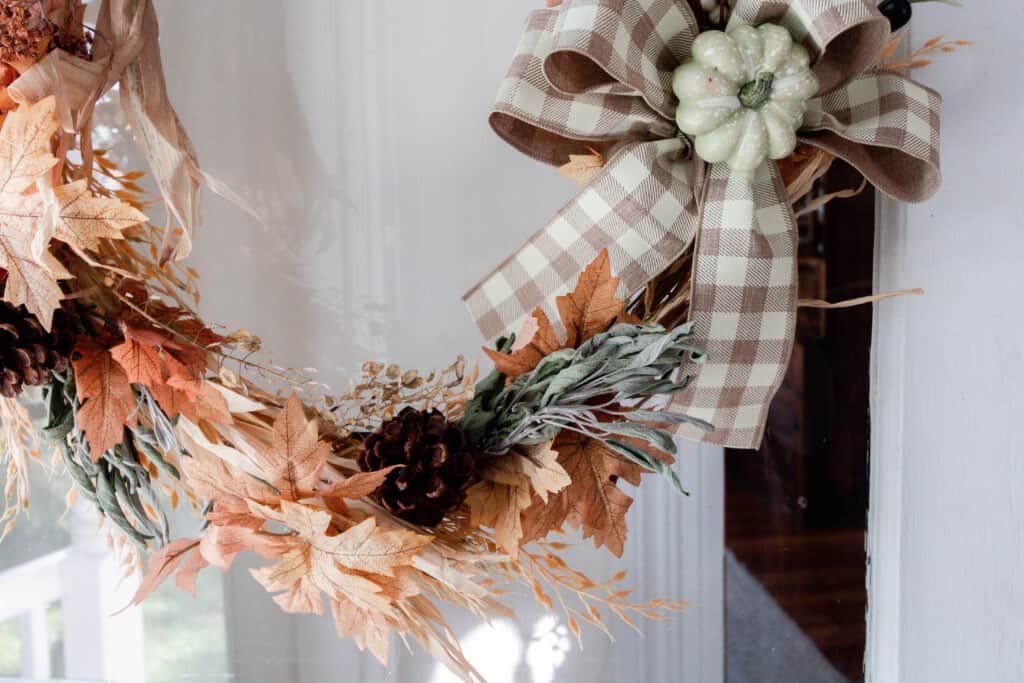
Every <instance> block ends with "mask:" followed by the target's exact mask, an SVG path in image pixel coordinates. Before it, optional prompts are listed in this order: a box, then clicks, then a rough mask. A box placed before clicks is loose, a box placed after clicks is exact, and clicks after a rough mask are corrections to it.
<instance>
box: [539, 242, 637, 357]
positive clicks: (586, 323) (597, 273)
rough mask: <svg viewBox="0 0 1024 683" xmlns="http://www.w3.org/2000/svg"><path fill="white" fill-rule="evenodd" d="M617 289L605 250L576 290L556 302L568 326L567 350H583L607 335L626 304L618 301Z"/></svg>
mask: <svg viewBox="0 0 1024 683" xmlns="http://www.w3.org/2000/svg"><path fill="white" fill-rule="evenodd" d="M618 288H619V278H617V277H612V265H611V260H610V259H609V258H608V250H607V249H602V250H601V253H600V254H598V255H597V258H596V259H594V261H593V262H592V263H591V264H590V265H589V266H587V268H586V270H584V271H583V272H582V273H581V274H580V279H579V281H578V282H577V283H576V288H575V289H574V290H573V291H572V292H571V293H569V294H567V295H565V296H560V297H558V298H557V299H556V300H555V303H556V305H557V306H558V313H559V315H560V316H561V317H562V324H563V325H565V331H566V335H567V336H566V341H565V345H566V347H568V348H573V349H574V348H576V347H578V346H580V345H581V344H582V343H583V342H585V341H587V340H588V339H590V338H591V337H593V336H594V335H595V334H598V333H600V332H604V331H605V330H606V329H608V326H609V325H611V324H612V322H614V321H615V319H616V318H618V317H619V314H620V313H622V311H623V310H624V309H625V308H626V304H625V302H623V301H620V300H619V299H617V298H616V296H615V292H616V290H617V289H618Z"/></svg>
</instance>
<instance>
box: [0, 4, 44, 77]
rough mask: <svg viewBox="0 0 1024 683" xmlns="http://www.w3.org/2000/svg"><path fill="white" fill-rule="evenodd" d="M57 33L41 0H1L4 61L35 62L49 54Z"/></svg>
mask: <svg viewBox="0 0 1024 683" xmlns="http://www.w3.org/2000/svg"><path fill="white" fill-rule="evenodd" d="M53 33H54V27H53V24H52V23H50V21H49V20H48V19H47V18H46V15H45V14H44V13H43V4H42V2H41V1H40V0H2V1H0V61H3V62H10V63H15V62H19V63H25V62H28V63H31V62H35V61H36V60H38V59H39V58H40V57H42V56H43V55H45V54H46V50H47V49H48V48H49V45H50V42H51V40H52V39H53Z"/></svg>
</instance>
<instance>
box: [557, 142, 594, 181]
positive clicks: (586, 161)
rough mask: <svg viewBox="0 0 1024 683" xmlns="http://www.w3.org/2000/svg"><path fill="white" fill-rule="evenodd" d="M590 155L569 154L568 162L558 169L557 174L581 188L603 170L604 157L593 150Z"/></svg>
mask: <svg viewBox="0 0 1024 683" xmlns="http://www.w3.org/2000/svg"><path fill="white" fill-rule="evenodd" d="M590 152H591V153H590V154H570V155H569V162H568V163H566V164H563V165H561V166H559V167H558V174H559V175H561V176H565V177H566V178H568V179H570V180H573V181H575V182H576V187H578V188H581V187H583V186H584V185H586V184H587V183H589V182H590V181H591V180H593V179H594V176H596V175H597V174H598V173H600V172H601V169H602V168H604V157H603V156H601V155H600V154H598V153H597V151H595V150H593V149H592V150H590Z"/></svg>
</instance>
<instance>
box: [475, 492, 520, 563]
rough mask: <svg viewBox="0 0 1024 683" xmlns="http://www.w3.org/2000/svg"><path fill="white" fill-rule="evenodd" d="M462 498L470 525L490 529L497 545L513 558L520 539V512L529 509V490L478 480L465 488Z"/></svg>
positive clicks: (516, 553) (515, 555) (516, 554)
mask: <svg viewBox="0 0 1024 683" xmlns="http://www.w3.org/2000/svg"><path fill="white" fill-rule="evenodd" d="M466 499H467V501H468V502H469V509H470V524H472V525H473V526H485V527H490V528H491V529H493V530H494V540H495V541H497V542H498V546H499V547H501V549H502V550H504V551H505V552H506V553H508V554H509V556H510V557H512V559H515V558H516V557H517V556H518V554H519V546H520V541H521V539H522V538H523V523H522V512H523V510H525V509H526V508H528V507H530V489H529V487H528V486H514V485H510V484H500V483H497V482H493V481H481V482H479V483H477V484H474V485H473V486H472V487H471V488H470V489H469V491H468V492H467V494H466Z"/></svg>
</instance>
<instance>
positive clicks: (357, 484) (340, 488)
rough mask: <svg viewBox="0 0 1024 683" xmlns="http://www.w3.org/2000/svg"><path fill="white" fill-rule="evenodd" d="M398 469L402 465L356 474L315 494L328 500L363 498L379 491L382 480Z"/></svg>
mask: <svg viewBox="0 0 1024 683" xmlns="http://www.w3.org/2000/svg"><path fill="white" fill-rule="evenodd" d="M400 467H404V465H392V466H391V467H385V468H384V469H380V470H376V471H374V472H358V473H356V474H353V475H352V476H351V477H348V478H347V479H345V480H344V481H339V482H337V483H334V484H331V485H330V486H328V487H327V488H325V489H323V490H322V491H318V492H317V493H318V495H320V497H322V498H325V499H328V500H334V499H339V498H340V499H348V500H355V499H357V498H365V497H366V496H368V495H370V494H371V493H373V492H374V491H376V490H377V489H379V488H380V487H381V485H382V484H383V483H384V480H385V479H387V478H388V475H389V474H391V472H392V471H393V470H396V469H398V468H400Z"/></svg>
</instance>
